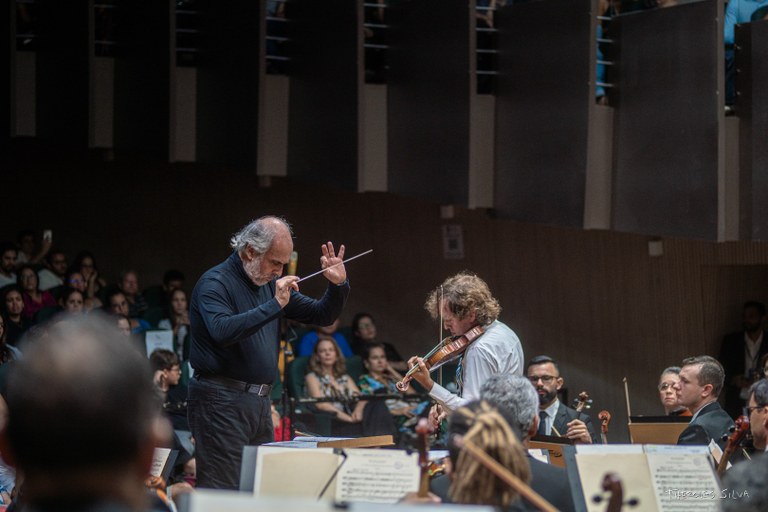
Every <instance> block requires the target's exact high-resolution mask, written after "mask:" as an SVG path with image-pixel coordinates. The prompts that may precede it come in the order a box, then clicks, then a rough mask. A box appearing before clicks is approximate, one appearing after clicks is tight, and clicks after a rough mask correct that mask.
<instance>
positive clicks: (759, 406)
mask: <svg viewBox="0 0 768 512" xmlns="http://www.w3.org/2000/svg"><path fill="white" fill-rule="evenodd" d="M763 408H765V405H756V406H754V407H745V408H744V410H745V411H746V412H747V414H746V416H751V415H752V413H753V412H755V411H756V410H758V409H763Z"/></svg>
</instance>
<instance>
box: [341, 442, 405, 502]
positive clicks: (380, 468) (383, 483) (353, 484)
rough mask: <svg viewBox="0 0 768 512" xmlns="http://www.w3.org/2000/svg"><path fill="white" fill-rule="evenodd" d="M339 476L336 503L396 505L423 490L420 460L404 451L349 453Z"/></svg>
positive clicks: (359, 451) (353, 450) (356, 451)
mask: <svg viewBox="0 0 768 512" xmlns="http://www.w3.org/2000/svg"><path fill="white" fill-rule="evenodd" d="M345 452H346V454H347V461H346V462H345V463H344V465H343V466H342V467H341V471H339V474H338V476H337V483H336V501H367V502H373V503H396V502H397V501H398V500H399V499H400V498H402V497H403V496H404V495H405V494H407V493H409V492H416V491H418V490H419V478H420V477H419V475H420V472H419V458H418V455H417V454H415V453H412V454H410V455H409V454H407V453H406V452H404V451H400V450H368V449H349V450H345Z"/></svg>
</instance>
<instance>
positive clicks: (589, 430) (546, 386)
mask: <svg viewBox="0 0 768 512" xmlns="http://www.w3.org/2000/svg"><path fill="white" fill-rule="evenodd" d="M525 372H526V375H527V376H528V379H529V380H530V381H531V383H532V384H533V386H534V387H535V388H536V392H537V393H538V395H539V419H540V423H539V427H538V430H537V434H541V435H547V436H551V435H554V436H558V437H567V438H568V439H573V440H574V441H575V442H577V443H585V444H591V443H598V442H599V441H598V439H597V435H595V430H594V428H593V426H592V420H591V419H590V417H589V416H587V415H586V414H584V413H583V412H579V411H577V410H576V409H573V408H571V407H568V406H567V405H565V404H564V403H561V402H560V400H559V399H558V398H557V392H558V391H559V390H560V388H562V387H563V384H564V383H565V381H564V380H563V378H562V377H561V376H560V369H559V368H558V366H557V362H555V360H554V359H552V358H551V357H549V356H536V357H534V358H533V359H531V360H530V361H528V364H527V366H526V369H525Z"/></svg>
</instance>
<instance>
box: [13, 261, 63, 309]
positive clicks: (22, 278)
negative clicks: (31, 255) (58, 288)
mask: <svg viewBox="0 0 768 512" xmlns="http://www.w3.org/2000/svg"><path fill="white" fill-rule="evenodd" d="M18 284H19V286H21V290H22V294H21V295H22V299H23V300H24V316H25V317H27V318H28V319H30V320H34V318H35V314H36V313H37V312H38V311H40V310H41V309H43V308H52V307H56V299H54V298H53V295H51V294H50V292H48V291H41V290H40V286H39V282H38V279H37V272H35V269H34V268H32V267H31V266H30V265H22V267H21V268H20V269H19V276H18Z"/></svg>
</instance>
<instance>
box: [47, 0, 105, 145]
mask: <svg viewBox="0 0 768 512" xmlns="http://www.w3.org/2000/svg"><path fill="white" fill-rule="evenodd" d="M35 13H36V15H37V16H38V18H37V19H38V27H39V42H38V46H37V48H38V50H37V60H36V69H37V71H36V89H37V110H36V113H37V121H36V126H37V136H38V137H40V138H43V139H47V140H49V141H55V142H56V144H57V145H60V146H67V147H69V148H71V149H73V150H82V149H85V148H87V147H88V126H89V108H88V106H89V92H90V76H91V61H92V59H93V0H72V1H67V2H62V1H61V0H41V1H40V2H37V3H36V5H35Z"/></svg>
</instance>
